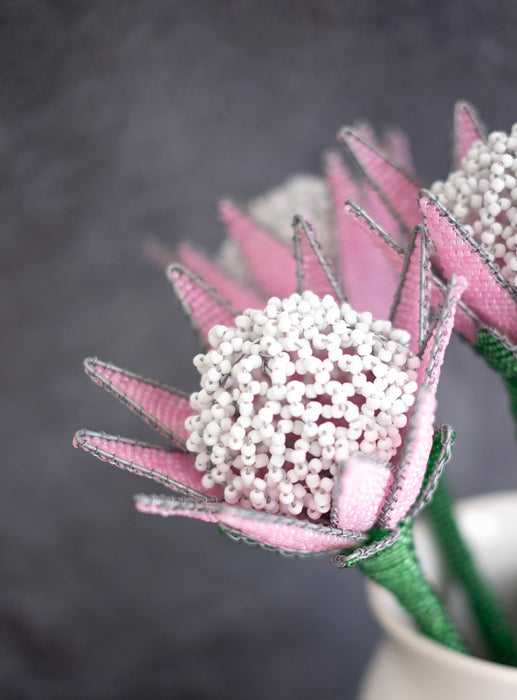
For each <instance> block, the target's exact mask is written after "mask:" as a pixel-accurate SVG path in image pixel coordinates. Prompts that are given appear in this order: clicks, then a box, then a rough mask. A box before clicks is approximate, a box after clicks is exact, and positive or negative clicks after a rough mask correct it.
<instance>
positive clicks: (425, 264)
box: [393, 226, 431, 354]
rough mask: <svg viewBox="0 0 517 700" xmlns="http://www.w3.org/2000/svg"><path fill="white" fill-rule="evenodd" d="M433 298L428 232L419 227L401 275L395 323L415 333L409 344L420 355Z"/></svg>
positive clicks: (394, 314) (396, 325) (394, 317)
mask: <svg viewBox="0 0 517 700" xmlns="http://www.w3.org/2000/svg"><path fill="white" fill-rule="evenodd" d="M430 301H431V269H430V264H429V259H428V256H427V234H426V232H425V231H424V230H423V229H422V227H418V226H417V227H416V228H415V231H414V234H413V238H412V241H411V247H410V250H409V253H408V256H407V258H406V262H405V266H404V271H403V273H402V276H401V278H400V287H399V290H398V293H397V303H396V306H395V309H394V313H393V325H394V326H395V327H396V328H403V329H404V330H406V331H408V332H409V333H410V334H411V340H410V343H409V347H410V349H411V351H412V352H413V353H414V354H418V353H419V352H420V349H421V347H422V344H423V342H424V338H425V336H426V334H427V323H428V312H429V306H430Z"/></svg>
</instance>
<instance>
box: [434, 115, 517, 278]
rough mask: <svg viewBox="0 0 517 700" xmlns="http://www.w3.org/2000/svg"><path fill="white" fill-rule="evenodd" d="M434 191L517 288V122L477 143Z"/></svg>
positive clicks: (437, 183)
mask: <svg viewBox="0 0 517 700" xmlns="http://www.w3.org/2000/svg"><path fill="white" fill-rule="evenodd" d="M431 191H432V193H433V194H434V195H435V196H436V197H437V198H438V201H439V202H440V203H441V204H443V205H444V206H445V207H446V208H447V209H448V210H449V211H450V212H451V213H452V214H453V216H454V217H455V218H456V219H457V220H458V221H459V222H460V223H461V224H463V226H464V227H465V229H466V230H467V231H468V233H470V235H471V236H472V237H473V238H474V239H475V240H476V241H477V242H478V244H479V245H480V246H481V248H482V249H483V251H484V252H485V253H486V255H487V256H488V258H489V260H490V261H491V262H495V263H497V265H498V266H499V267H500V268H501V273H502V275H503V277H504V278H505V279H506V280H508V281H509V282H510V284H511V285H512V287H513V288H517V255H516V249H517V124H514V126H513V127H512V130H511V134H510V135H508V134H505V133H504V132H502V131H494V132H493V133H491V134H489V136H488V138H487V140H486V142H483V141H476V142H474V144H473V145H472V146H471V148H470V150H469V151H468V153H467V155H466V156H465V157H464V158H463V160H462V163H461V169H459V170H455V171H454V172H452V173H450V175H449V177H448V178H447V180H446V181H445V182H435V183H434V184H433V185H432V187H431Z"/></svg>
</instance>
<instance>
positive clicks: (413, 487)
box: [383, 390, 436, 529]
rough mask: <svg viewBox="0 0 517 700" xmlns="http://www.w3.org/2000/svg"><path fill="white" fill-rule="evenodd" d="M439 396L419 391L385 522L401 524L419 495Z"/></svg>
mask: <svg viewBox="0 0 517 700" xmlns="http://www.w3.org/2000/svg"><path fill="white" fill-rule="evenodd" d="M435 411H436V398H435V395H434V393H433V392H432V391H428V390H424V391H421V392H420V394H419V395H418V398H417V401H416V403H415V406H414V410H413V413H412V416H411V420H410V423H409V427H408V431H407V435H406V439H405V443H404V450H403V452H402V456H401V458H400V461H399V464H398V466H397V467H396V471H395V481H394V485H393V487H392V492H391V494H390V496H388V499H387V502H386V507H385V511H384V514H383V521H384V525H385V526H386V527H387V528H389V529H394V528H395V527H397V525H398V523H399V522H400V521H401V520H402V519H403V518H404V516H405V515H406V513H407V512H408V511H409V509H410V508H411V506H412V505H413V503H414V502H415V500H416V499H417V497H418V494H419V493H420V490H421V488H422V483H423V480H424V476H425V472H426V469H427V461H428V459H429V453H430V452H431V447H432V444H433V425H434V416H435Z"/></svg>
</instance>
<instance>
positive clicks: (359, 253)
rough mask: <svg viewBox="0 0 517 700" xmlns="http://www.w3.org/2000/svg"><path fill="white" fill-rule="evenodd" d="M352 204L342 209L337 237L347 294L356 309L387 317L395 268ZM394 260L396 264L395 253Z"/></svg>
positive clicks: (378, 316) (393, 287)
mask: <svg viewBox="0 0 517 700" xmlns="http://www.w3.org/2000/svg"><path fill="white" fill-rule="evenodd" d="M354 206H355V205H348V204H347V205H346V207H345V208H344V209H343V226H342V228H341V231H340V236H339V245H340V248H341V258H342V265H341V271H342V276H343V280H344V281H345V292H346V296H347V299H348V301H349V302H350V304H351V305H352V306H353V308H354V309H356V310H357V311H370V312H371V313H372V314H373V315H374V317H375V318H380V319H387V318H388V317H389V313H390V308H391V302H392V300H393V297H394V295H395V292H396V289H397V284H398V275H397V271H396V267H395V265H394V264H393V263H392V262H390V260H389V259H388V258H387V257H386V252H385V251H384V250H383V241H382V239H381V240H380V241H379V240H378V239H377V236H376V235H375V234H373V233H372V230H371V229H370V225H369V224H368V223H367V221H366V219H363V218H362V217H361V216H360V215H359V214H357V216H356V215H355V212H356V211H360V210H359V208H358V209H357V210H356V209H355V208H354ZM352 212H354V213H352ZM372 224H373V222H372ZM396 260H397V263H398V261H399V258H398V255H397V257H396ZM399 267H402V262H400V265H399ZM365 272H367V273H368V277H367V279H365Z"/></svg>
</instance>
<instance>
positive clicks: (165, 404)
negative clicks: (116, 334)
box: [84, 357, 193, 447]
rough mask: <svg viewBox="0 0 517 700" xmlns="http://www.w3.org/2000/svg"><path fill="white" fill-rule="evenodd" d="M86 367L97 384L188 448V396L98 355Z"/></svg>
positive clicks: (189, 411)
mask: <svg viewBox="0 0 517 700" xmlns="http://www.w3.org/2000/svg"><path fill="white" fill-rule="evenodd" d="M84 369H85V371H86V374H88V376H89V377H91V378H92V379H93V381H94V382H95V383H96V384H99V385H100V386H102V387H104V388H105V389H107V390H108V391H110V392H111V393H112V394H114V395H115V396H116V397H117V398H118V399H119V400H120V401H122V403H124V404H125V405H126V406H128V407H129V408H130V409H131V410H132V411H134V412H135V413H136V414H137V415H138V416H140V417H141V418H143V420H145V421H146V423H148V424H149V425H150V426H151V427H152V428H154V429H155V430H157V431H158V432H160V433H162V435H165V436H166V437H168V438H169V439H170V440H172V442H174V443H176V444H178V445H180V446H181V447H185V442H186V440H187V439H188V437H189V432H188V430H187V429H186V428H185V420H186V419H187V417H188V416H190V415H192V413H193V410H192V409H191V408H190V404H189V399H188V397H187V396H186V395H184V394H182V393H181V392H179V391H177V390H175V389H171V388H170V387H168V386H165V385H164V384H158V382H154V381H151V380H150V379H145V378H144V377H140V376H138V375H137V374H133V373H132V372H128V371H127V370H125V369H121V368H120V367H116V366H115V365H112V364H110V363H108V362H102V361H101V360H98V359H97V358H91V357H89V358H87V359H86V360H85V361H84Z"/></svg>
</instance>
